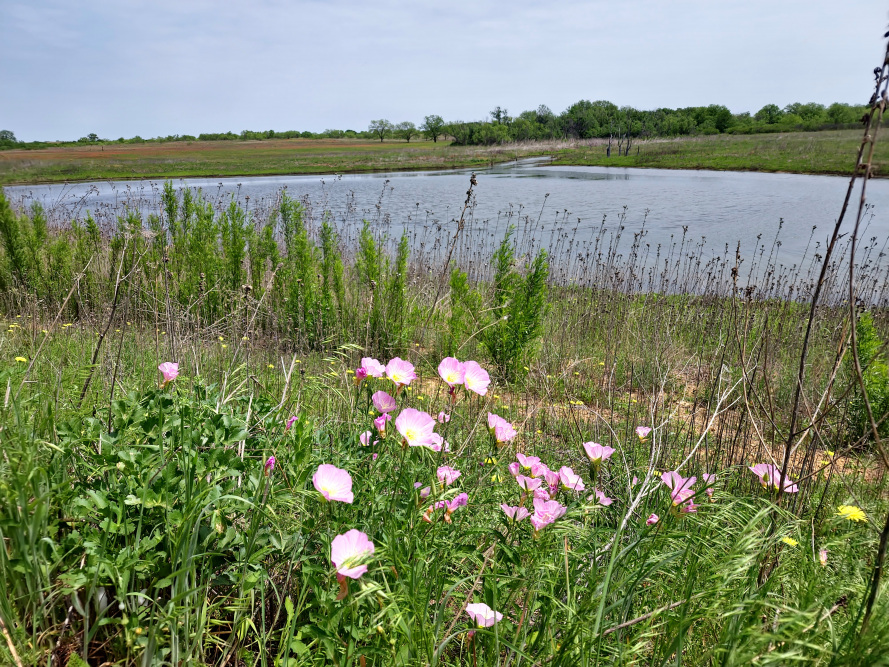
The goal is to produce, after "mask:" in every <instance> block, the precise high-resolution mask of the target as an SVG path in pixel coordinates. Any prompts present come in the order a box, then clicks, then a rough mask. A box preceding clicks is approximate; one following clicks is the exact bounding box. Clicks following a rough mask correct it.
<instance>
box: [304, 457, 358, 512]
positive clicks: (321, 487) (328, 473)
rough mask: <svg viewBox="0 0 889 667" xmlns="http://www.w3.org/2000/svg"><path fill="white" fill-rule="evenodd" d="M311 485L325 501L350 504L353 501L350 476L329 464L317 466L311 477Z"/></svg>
mask: <svg viewBox="0 0 889 667" xmlns="http://www.w3.org/2000/svg"><path fill="white" fill-rule="evenodd" d="M312 484H314V485H315V488H316V489H317V490H318V493H320V494H321V495H322V496H324V499H325V500H338V501H340V502H343V503H351V502H352V501H353V500H354V499H355V496H354V495H353V494H352V476H351V475H350V474H349V473H348V472H346V471H345V470H342V469H341V468H337V467H336V466H333V465H330V464H329V463H322V464H321V465H320V466H318V470H316V471H315V474H314V475H312Z"/></svg>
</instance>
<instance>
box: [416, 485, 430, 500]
mask: <svg viewBox="0 0 889 667" xmlns="http://www.w3.org/2000/svg"><path fill="white" fill-rule="evenodd" d="M421 486H423V482H414V488H415V489H420V487H421ZM430 493H432V487H431V486H424V487H423V488H422V489H420V498H424V499H425V498H428V497H429V494H430Z"/></svg>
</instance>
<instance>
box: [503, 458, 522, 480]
mask: <svg viewBox="0 0 889 667" xmlns="http://www.w3.org/2000/svg"><path fill="white" fill-rule="evenodd" d="M507 469H508V470H509V474H510V475H512V476H513V477H515V476H516V475H518V474H519V473H520V472H521V470H522V466H521V465H520V464H519V462H518V461H513V462H512V463H510V464H509V465H508V466H507Z"/></svg>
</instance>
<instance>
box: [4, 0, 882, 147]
mask: <svg viewBox="0 0 889 667" xmlns="http://www.w3.org/2000/svg"><path fill="white" fill-rule="evenodd" d="M887 22H889V13H887V5H886V3H885V2H883V0H843V1H842V2H838V1H837V0H805V1H804V0H669V1H668V0H610V1H604V0H559V1H558V2H540V1H539V0H535V1H531V0H512V1H510V2H493V1H488V0H474V1H473V2H446V3H445V2H440V1H439V2H430V1H427V0H375V2H373V3H370V2H361V1H358V0H324V1H316V0H293V1H290V2H285V1H283V0H251V2H242V1H240V0H225V1H223V2H220V1H219V0H213V1H210V0H151V1H150V2H147V1H140V0H83V1H78V2H71V0H0V129H8V130H11V131H12V132H14V133H15V135H16V137H17V138H18V139H19V140H23V141H33V140H57V139H60V140H70V139H77V138H79V137H82V136H85V135H87V134H89V133H91V132H95V133H96V134H98V135H99V136H100V137H103V138H109V139H116V138H118V137H121V136H123V137H132V136H135V135H140V136H142V137H145V138H148V137H155V136H166V135H170V134H193V135H197V134H199V133H201V132H225V131H229V130H231V131H233V132H240V131H241V130H245V129H250V130H269V129H273V130H300V131H304V130H309V131H312V132H320V131H323V130H325V129H327V128H336V129H354V130H364V129H367V126H368V124H369V122H370V121H371V120H373V119H379V118H385V119H388V120H390V121H392V122H393V123H397V122H400V121H412V122H414V123H416V124H418V125H419V124H420V123H421V122H422V121H423V118H424V116H426V115H429V114H437V115H440V116H442V117H443V118H445V120H448V121H452V120H481V119H483V118H485V117H487V115H488V112H489V111H490V110H491V109H493V108H494V107H496V106H500V107H504V108H506V109H508V110H509V112H510V113H511V114H513V115H517V114H518V113H519V112H521V111H524V110H527V109H536V108H537V106H538V105H540V104H546V105H547V106H549V107H550V108H551V109H552V110H553V111H555V112H556V113H560V112H562V111H564V110H565V109H566V108H568V107H569V106H570V105H571V104H573V103H574V102H577V101H578V100H581V99H589V100H602V99H604V100H609V101H611V102H614V103H615V104H618V105H621V106H623V105H631V106H634V107H636V108H639V109H653V108H658V107H684V106H698V105H707V104H723V105H725V106H727V107H729V108H730V109H731V110H732V111H733V112H735V113H737V112H741V111H750V112H755V111H757V110H758V109H760V108H761V107H763V106H764V105H766V104H770V103H774V104H778V105H779V106H782V107H783V106H785V105H787V104H789V103H791V102H820V103H822V104H830V103H832V102H837V101H839V102H849V103H860V104H863V103H865V102H866V101H867V99H868V98H869V96H870V93H871V90H872V88H873V85H872V79H873V75H872V72H873V68H874V67H876V66H878V65H879V64H880V61H881V58H882V54H883V52H884V44H883V37H882V36H883V33H884V32H885V30H886V26H887Z"/></svg>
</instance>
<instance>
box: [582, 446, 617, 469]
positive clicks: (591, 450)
mask: <svg viewBox="0 0 889 667" xmlns="http://www.w3.org/2000/svg"><path fill="white" fill-rule="evenodd" d="M583 450H584V451H585V452H586V455H587V457H588V458H589V459H590V463H592V464H593V465H594V466H597V465H600V464H601V463H602V461H607V460H608V458H610V457H611V455H612V454H614V451H615V450H614V448H613V447H606V446H603V445H600V444H599V443H598V442H585V443H583Z"/></svg>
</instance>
